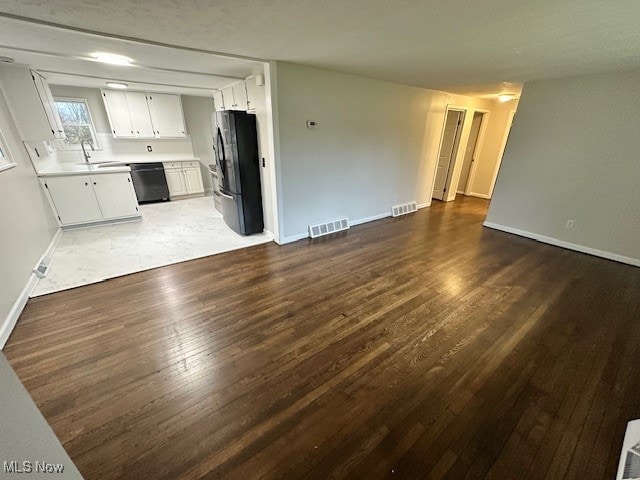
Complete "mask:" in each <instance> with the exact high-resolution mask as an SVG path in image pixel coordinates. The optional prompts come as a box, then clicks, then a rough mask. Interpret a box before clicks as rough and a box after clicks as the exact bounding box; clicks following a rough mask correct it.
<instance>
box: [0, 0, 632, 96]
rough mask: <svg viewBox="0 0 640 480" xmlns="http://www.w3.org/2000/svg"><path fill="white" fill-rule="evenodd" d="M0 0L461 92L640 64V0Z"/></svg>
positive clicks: (191, 43) (113, 30)
mask: <svg viewBox="0 0 640 480" xmlns="http://www.w3.org/2000/svg"><path fill="white" fill-rule="evenodd" d="M0 10H1V11H3V12H5V13H10V14H14V15H21V16H26V17H31V18H36V19H40V20H43V21H48V22H54V23H59V24H64V25H70V26H74V27H77V28H83V29H90V30H95V31H101V32H107V33H110V34H117V35H123V36H129V37H137V38H142V39H146V40H152V41H157V42H163V43H168V44H173V45H179V46H186V47H192V48H201V49H207V50H213V51H216V52H222V53H228V54H234V55H239V56H246V57H252V58H259V59H268V60H284V61H290V62H296V63H301V64H306V65H310V66H316V67H320V68H326V69H330V70H336V71H343V72H349V73H353V74H359V75H365V76H368V77H373V78H380V79H385V80H390V81H395V82H400V83H405V84H410V85H418V86H423V87H428V88H436V89H442V90H448V91H453V92H458V93H475V94H484V93H496V92H498V91H500V90H503V89H517V88H518V84H519V83H521V82H524V81H528V80H536V79H544V78H552V77H562V76H569V75H576V74H584V73H592V72H601V71H608V70H628V69H636V68H640V28H639V25H640V5H639V2H638V1H637V0H625V1H622V0H611V1H606V2H605V1H602V0H579V1H578V0H530V1H526V2H525V1H514V0H483V1H478V0H455V1H453V0H422V1H418V0H351V1H349V0H325V1H322V2H318V1H310V0H289V1H285V0H262V1H256V0H219V1H215V2H214V1H207V0H180V1H176V0H136V1H130V0H126V1H125V0H110V1H109V2H97V1H93V0H2V3H1V4H0ZM504 82H508V83H504ZM509 82H512V83H509Z"/></svg>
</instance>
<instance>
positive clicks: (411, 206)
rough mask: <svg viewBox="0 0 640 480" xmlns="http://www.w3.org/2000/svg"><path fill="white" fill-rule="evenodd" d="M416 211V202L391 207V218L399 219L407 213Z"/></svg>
mask: <svg viewBox="0 0 640 480" xmlns="http://www.w3.org/2000/svg"><path fill="white" fill-rule="evenodd" d="M417 211H418V204H417V203H416V202H409V203H403V204H402V205H394V206H393V207H391V216H392V217H399V216H400V215H406V214H407V213H413V212H417Z"/></svg>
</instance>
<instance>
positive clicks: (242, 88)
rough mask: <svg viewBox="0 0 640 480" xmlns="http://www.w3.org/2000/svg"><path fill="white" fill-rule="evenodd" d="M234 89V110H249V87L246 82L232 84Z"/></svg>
mask: <svg viewBox="0 0 640 480" xmlns="http://www.w3.org/2000/svg"><path fill="white" fill-rule="evenodd" d="M231 88H232V89H233V99H234V100H235V105H234V107H233V109H234V110H244V111H246V110H247V108H248V107H247V87H246V84H245V82H240V83H236V84H234V85H232V86H231Z"/></svg>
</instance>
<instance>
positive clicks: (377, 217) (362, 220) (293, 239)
mask: <svg viewBox="0 0 640 480" xmlns="http://www.w3.org/2000/svg"><path fill="white" fill-rule="evenodd" d="M428 206H429V204H421V205H418V208H424V207H428ZM390 216H391V212H390V211H389V212H384V213H378V214H377V215H371V216H370V217H364V218H358V219H356V220H349V226H351V227H355V226H356V225H361V224H363V223H369V222H374V221H376V220H381V219H383V218H387V217H390ZM308 237H309V232H305V233H299V234H297V235H290V236H288V237H284V238H283V239H282V243H281V244H280V245H284V244H286V243H293V242H297V241H298V240H303V239H305V238H308Z"/></svg>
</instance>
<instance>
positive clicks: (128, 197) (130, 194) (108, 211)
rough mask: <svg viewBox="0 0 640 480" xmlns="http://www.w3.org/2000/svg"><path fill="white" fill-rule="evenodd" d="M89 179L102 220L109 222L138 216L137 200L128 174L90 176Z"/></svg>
mask: <svg viewBox="0 0 640 480" xmlns="http://www.w3.org/2000/svg"><path fill="white" fill-rule="evenodd" d="M90 179H91V182H92V183H93V190H94V192H95V196H96V198H97V199H98V205H99V206H100V211H101V212H102V218H104V219H105V220H111V219H114V218H123V217H135V216H137V215H139V213H138V200H137V199H136V192H135V190H134V189H133V183H132V182H131V175H129V173H103V174H100V175H92V176H91V177H90Z"/></svg>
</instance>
